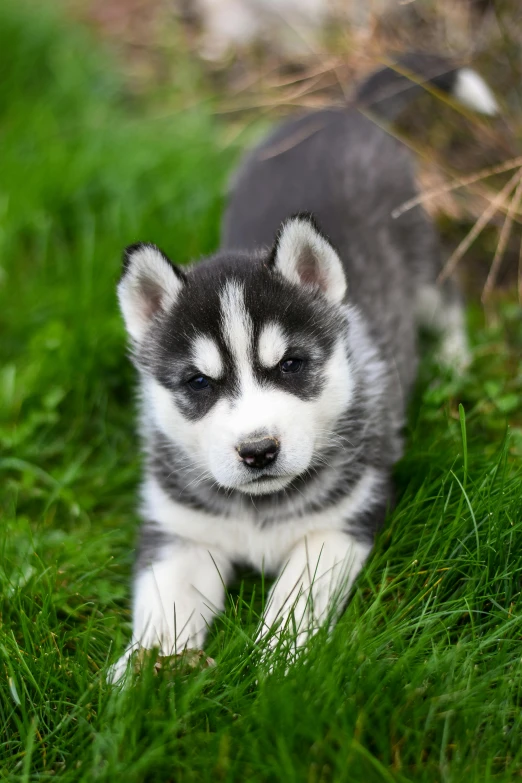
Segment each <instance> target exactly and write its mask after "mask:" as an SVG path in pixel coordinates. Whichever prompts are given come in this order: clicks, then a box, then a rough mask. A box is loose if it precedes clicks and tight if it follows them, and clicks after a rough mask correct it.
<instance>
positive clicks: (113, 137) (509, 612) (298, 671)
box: [0, 0, 522, 783]
mask: <svg viewBox="0 0 522 783" xmlns="http://www.w3.org/2000/svg"><path fill="white" fill-rule="evenodd" d="M0 73H2V79H0V145H1V147H0V148H1V176H0V253H1V256H0V259H1V260H0V263H1V266H0V273H1V276H0V357H1V371H0V417H1V418H0V447H1V455H0V473H1V483H0V504H1V505H0V509H1V530H0V586H1V593H2V598H1V604H0V607H1V608H0V612H1V613H0V779H1V780H6V781H20V782H22V781H24V783H26V782H28V781H36V780H38V781H40V780H51V779H53V780H54V779H57V778H60V779H61V780H64V781H92V780H99V781H111V782H113V781H125V782H126V783H127V782H128V783H133V782H134V781H136V782H137V781H162V783H166V782H167V781H203V780H209V781H210V780H212V781H214V780H220V781H246V780H248V781H250V780H259V781H272V780H280V781H307V782H309V783H319V782H320V781H325V782H326V781H349V782H350V783H358V781H361V783H362V782H364V783H366V782H367V781H370V782H371V781H439V780H440V781H455V782H456V783H461V781H480V782H481V783H484V781H490V780H491V781H493V780H513V779H515V778H517V777H518V776H519V775H520V773H521V771H522V743H521V741H520V737H521V731H522V663H521V660H522V618H521V614H520V589H521V580H522V515H521V508H522V470H521V467H520V457H521V455H522V429H521V428H520V423H521V418H522V374H521V369H520V364H519V357H520V355H521V350H522V324H521V319H520V311H519V309H518V308H517V306H516V305H515V304H514V303H513V302H512V301H510V300H509V299H508V300H507V301H505V302H504V303H503V305H502V307H501V308H500V321H499V325H498V326H497V327H495V328H494V329H493V328H489V329H488V328H485V327H484V326H483V325H482V321H481V316H480V314H478V313H471V314H470V322H471V325H472V327H473V328H472V332H473V341H474V345H475V357H476V358H475V362H474V365H473V368H472V371H471V372H470V373H469V375H468V376H467V377H466V378H465V379H464V380H463V381H461V382H459V383H455V382H451V381H438V382H434V381H433V380H431V379H432V377H433V373H432V368H431V367H430V364H429V360H427V361H425V362H424V365H423V368H422V372H421V380H420V382H419V388H418V391H417V394H416V398H415V400H414V401H413V403H412V414H411V424H410V430H409V433H408V447H407V451H406V456H405V458H404V459H403V460H402V462H401V463H400V465H399V466H398V468H397V487H398V505H397V508H396V509H395V510H394V512H393V513H392V514H391V515H390V518H389V520H388V523H387V525H386V528H385V529H384V530H383V532H382V533H381V535H380V536H379V538H378V541H377V545H376V548H375V552H374V554H373V556H372V558H371V560H370V562H369V564H368V567H367V568H366V569H365V570H364V572H363V573H362V575H361V577H360V579H359V580H358V583H357V588H356V590H355V593H354V596H353V600H352V601H351V603H350V605H349V607H348V609H347V611H346V613H345V614H344V616H343V617H342V619H341V620H340V622H339V624H338V625H337V627H336V629H335V631H334V633H333V635H332V637H331V638H330V639H326V638H325V637H324V636H322V635H319V636H318V637H316V638H315V639H314V640H313V641H312V643H311V644H310V648H309V650H308V651H307V654H306V655H305V656H304V657H303V659H302V660H301V661H300V662H299V663H298V664H296V665H295V666H294V667H293V668H292V669H291V670H290V671H289V673H288V674H286V675H285V673H284V666H283V664H281V666H278V665H277V663H276V666H275V670H274V672H273V673H272V674H271V675H269V676H264V675H262V674H260V672H259V670H258V669H257V668H256V665H255V660H256V656H255V649H254V645H253V643H252V633H253V629H254V628H255V615H256V612H257V611H258V610H259V605H260V599H259V596H260V589H261V582H260V580H259V579H258V578H252V577H251V576H249V577H248V578H247V579H246V580H245V581H244V582H243V583H241V584H240V585H239V586H238V587H237V589H235V590H234V591H232V592H231V595H230V601H229V603H228V607H227V612H226V615H225V616H224V617H222V618H219V619H218V620H217V621H216V623H215V625H214V628H213V631H212V634H211V638H210V641H209V644H208V648H207V652H208V653H209V654H210V655H212V656H213V657H214V658H215V659H216V661H217V666H216V667H215V668H212V669H207V670H204V671H199V672H198V671H196V672H192V673H189V674H187V673H186V672H184V671H181V670H180V671H179V672H178V673H177V675H176V676H172V675H170V676H166V675H164V676H159V677H156V676H154V675H153V672H152V669H151V667H149V668H146V669H145V671H144V672H142V674H141V676H140V677H139V678H137V680H136V682H135V683H134V685H133V687H132V688H131V689H129V690H128V691H126V692H119V691H118V690H116V689H113V688H110V687H109V686H108V685H107V684H106V683H105V680H104V673H105V672H106V669H107V666H108V664H109V663H110V662H111V661H113V660H115V658H117V656H118V654H119V653H120V652H121V651H122V649H123V646H124V644H125V643H126V641H127V639H128V635H129V627H130V626H129V619H130V618H129V609H128V601H129V588H130V570H131V563H132V551H133V541H134V535H135V531H136V525H137V517H136V515H135V513H134V505H135V495H136V485H137V482H138V480H139V454H138V448H137V442H136V437H135V434H134V424H133V375H132V371H131V369H130V367H129V363H128V361H127V359H126V356H125V339H124V334H123V328H122V325H121V323H120V319H119V316H118V312H117V307H116V301H115V295H114V286H115V281H116V280H117V277H118V271H119V257H120V253H121V249H122V247H123V246H125V245H126V244H128V243H130V242H132V241H136V240H138V239H150V240H154V241H156V242H157V243H158V244H160V245H161V246H163V247H164V248H165V250H166V251H167V252H168V253H169V254H170V255H171V256H172V257H173V258H175V259H176V260H178V261H181V262H183V261H186V260H188V259H189V258H193V257H197V256H198V255H200V254H203V253H206V252H208V251H209V250H211V249H212V248H214V247H215V246H216V243H217V240H218V227H219V215H220V210H221V207H222V198H221V194H222V191H223V185H224V182H225V180H226V176H227V175H228V172H229V171H230V169H231V166H232V161H233V158H234V156H235V151H234V150H231V149H228V148H226V146H225V145H224V144H223V143H222V142H221V138H222V137H223V133H222V130H221V128H220V127H219V126H218V124H217V123H216V122H215V121H214V120H213V119H212V117H211V116H210V107H209V106H207V105H206V103H207V102H205V101H203V99H202V102H201V105H200V106H199V107H197V108H195V109H193V110H191V111H186V110H185V109H184V106H185V105H186V103H187V101H186V100H185V99H186V97H187V91H190V89H192V87H190V88H188V87H186V86H185V87H184V86H183V85H182V84H175V85H173V88H172V94H171V95H170V96H169V103H168V104H167V105H163V104H162V105H158V104H156V103H155V102H154V101H153V100H150V101H147V102H143V101H137V99H135V98H133V96H132V95H130V94H129V93H128V92H127V91H126V89H125V86H124V85H123V84H122V83H121V82H120V80H119V79H118V77H117V76H113V74H114V73H116V71H115V69H114V68H113V66H111V64H110V62H109V60H108V59H107V56H106V55H105V54H104V53H103V52H101V51H100V50H99V47H98V48H97V47H96V46H94V45H93V43H92V41H90V40H89V39H88V38H87V37H86V36H85V34H84V33H83V32H82V31H81V30H78V29H75V28H73V29H70V28H68V27H67V26H64V24H63V22H60V21H58V20H56V19H54V18H53V17H52V15H47V14H45V13H43V12H42V11H37V7H36V6H35V5H34V4H32V6H31V8H29V6H26V5H25V4H24V3H19V2H18V3H17V2H15V0H12V1H11V0H9V2H7V1H6V0H4V2H3V3H2V4H1V5H0ZM179 73H180V80H181V79H186V80H189V81H190V80H191V79H192V80H194V79H195V80H196V81H197V77H195V76H194V73H193V70H192V66H190V65H189V64H187V63H186V62H185V61H184V60H183V58H180V69H179ZM6 75H7V76H6ZM192 84H193V83H192ZM163 99H165V96H163ZM459 403H462V406H463V407H462V408H461V409H460V412H459ZM507 418H509V419H510V420H511V422H512V427H511V431H508V429H507V424H506V419H507Z"/></svg>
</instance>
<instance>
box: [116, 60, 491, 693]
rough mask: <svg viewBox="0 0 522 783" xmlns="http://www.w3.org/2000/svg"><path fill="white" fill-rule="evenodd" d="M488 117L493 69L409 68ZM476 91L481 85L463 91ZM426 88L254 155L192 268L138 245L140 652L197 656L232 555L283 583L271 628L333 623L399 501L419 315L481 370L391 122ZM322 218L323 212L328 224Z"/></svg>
mask: <svg viewBox="0 0 522 783" xmlns="http://www.w3.org/2000/svg"><path fill="white" fill-rule="evenodd" d="M404 68H406V69H407V70H409V71H412V72H414V73H415V74H416V77H415V78H416V81H422V80H427V79H429V80H430V81H431V83H432V84H435V85H436V86H438V87H439V88H440V89H443V90H445V91H446V92H450V91H452V90H453V91H454V92H455V91H456V93H457V95H458V96H459V97H460V98H461V99H462V100H465V101H466V102H467V103H468V104H471V105H473V106H474V107H475V108H476V109H478V110H482V111H484V112H485V113H492V112H493V110H494V109H495V108H496V104H495V101H494V98H493V96H492V94H491V92H490V91H489V88H488V87H487V86H486V84H485V83H484V82H483V81H482V79H481V78H480V77H479V76H478V74H476V73H475V72H473V71H469V69H464V70H458V69H453V68H452V67H450V66H448V63H447V62H446V61H444V60H441V59H440V58H435V57H426V56H414V57H410V58H406V59H405V60H404V61H402V64H401V69H404ZM466 88H467V89H466ZM420 89H421V88H420V87H419V86H418V85H417V84H416V83H414V82H412V81H409V80H408V79H407V78H405V77H404V76H402V75H399V74H397V73H396V72H395V71H393V70H391V69H385V70H384V71H380V72H379V73H377V74H375V75H373V76H372V77H370V79H369V80H368V81H367V82H366V83H365V84H364V85H362V87H361V88H360V89H359V93H358V97H357V99H356V105H353V106H351V107H348V108H345V109H338V110H334V109H332V110H325V111H319V112H315V113H312V114H307V115H305V116H303V117H299V118H297V119H293V120H291V121H289V122H287V123H286V124H284V125H283V126H282V127H280V128H278V129H277V130H276V131H275V132H274V133H273V134H272V135H271V136H270V137H269V138H268V139H267V140H266V141H265V142H263V143H262V144H261V145H260V146H259V147H258V148H257V149H255V150H254V151H253V152H252V153H251V154H250V155H249V156H248V157H247V159H246V160H245V162H244V163H243V165H242V167H241V168H240V170H239V173H238V174H237V176H236V178H235V183H234V186H233V191H232V193H231V197H230V202H229V206H228V210H227V213H226V216H225V221H224V230H223V242H222V246H221V248H220V250H219V251H218V252H217V253H216V254H215V255H214V256H212V257H210V258H207V259H204V260H202V261H200V262H199V263H197V264H195V265H193V266H190V267H188V268H183V269H180V268H178V267H176V266H174V265H173V264H172V263H171V262H170V261H169V259H168V258H167V257H166V256H165V255H163V253H162V252H161V251H160V250H159V249H158V248H157V247H155V246H154V245H150V244H139V245H133V246H131V247H129V248H128V249H127V251H126V254H125V261H124V270H123V275H122V278H121V281H120V284H119V287H118V296H119V301H120V306H121V310H122V313H123V317H124V320H125V324H126V327H127V331H128V334H129V337H130V341H131V345H132V356H133V361H134V364H135V366H136V368H137V370H138V374H139V380H140V390H141V406H140V421H141V436H142V440H143V445H144V450H145V456H146V460H145V473H144V480H143V485H142V489H141V515H142V518H143V525H142V528H141V535H140V542H139V547H138V553H137V562H136V570H135V578H134V600H133V638H132V641H131V644H130V646H129V648H128V650H127V652H126V653H125V655H124V656H123V657H122V658H121V659H120V661H119V663H118V664H117V665H116V666H115V667H114V669H113V671H112V674H111V677H112V679H114V680H117V679H119V678H120V677H121V676H122V675H123V673H124V672H125V667H126V663H127V660H128V658H129V655H130V652H131V651H132V650H133V649H135V648H136V647H138V646H139V645H141V646H143V647H145V648H152V647H155V646H158V647H159V648H160V650H161V652H162V654H164V655H168V654H172V653H174V652H176V651H177V652H179V651H182V650H183V649H185V648H187V647H188V648H201V647H202V646H203V644H204V642H205V636H206V633H207V628H208V626H209V624H210V623H211V622H212V618H213V617H214V615H215V613H216V612H219V611H221V610H222V609H223V606H224V600H225V586H226V584H227V582H228V580H229V579H230V576H231V574H232V571H233V568H234V565H235V564H238V563H247V564H250V565H252V566H254V567H256V568H258V569H259V570H264V571H265V572H267V573H268V574H273V575H275V576H276V577H277V579H276V582H275V585H274V587H273V588H272V591H271V593H270V595H269V598H268V602H267V606H266V609H265V613H264V617H263V622H262V623H261V625H260V627H259V632H258V637H259V638H260V639H262V638H263V637H264V636H266V635H269V639H270V643H271V644H275V643H276V642H277V640H278V638H279V636H280V634H281V633H282V632H283V631H284V630H285V629H287V628H289V629H292V628H294V629H297V636H296V639H295V644H296V646H297V647H298V648H299V647H301V646H302V645H303V644H304V643H305V642H306V640H307V638H309V635H310V634H311V633H313V632H314V631H315V630H316V629H317V628H318V627H320V626H321V625H322V624H323V623H325V622H327V623H332V622H333V621H334V620H335V617H336V616H337V615H338V613H339V612H340V610H341V609H342V607H343V605H344V604H345V602H346V599H347V597H348V595H349V592H350V589H351V586H352V584H353V581H354V579H355V577H356V576H357V574H358V572H359V571H360V569H361V567H362V566H363V564H364V562H365V560H366V559H367V557H368V554H369V553H370V551H371V548H372V542H373V538H374V535H375V532H376V531H377V530H378V529H379V528H380V527H381V525H382V523H383V521H384V518H385V514H386V511H387V509H388V507H389V506H390V503H391V502H392V497H393V491H392V485H391V480H390V475H391V470H392V466H393V464H394V463H395V462H396V460H397V459H398V458H399V457H400V455H401V450H402V438H401V430H402V426H403V422H404V411H405V404H406V401H407V399H408V395H409V392H410V389H411V386H412V383H413V381H414V379H415V374H416V367H417V327H418V325H419V323H420V322H421V321H426V320H431V321H432V322H433V323H434V324H435V325H436V326H437V327H438V328H439V330H440V332H441V356H442V357H443V358H445V360H446V361H448V362H453V363H455V362H459V363H465V362H466V360H467V347H466V338H465V333H464V325H463V324H464V321H463V314H462V309H461V305H460V300H459V297H458V295H457V293H456V292H455V290H454V289H453V288H452V287H451V286H448V287H446V288H443V289H439V288H437V287H436V286H435V280H436V278H437V275H438V273H439V271H440V256H439V247H438V240H437V235H436V232H435V230H434V227H433V225H432V223H431V222H430V220H429V219H428V217H427V216H426V214H425V213H424V211H423V210H422V208H421V207H415V208H414V209H411V210H410V211H407V212H405V213H404V214H402V215H401V216H400V217H399V218H397V219H394V218H393V217H392V213H393V211H394V210H395V209H396V208H397V207H398V206H400V205H401V204H402V203H403V202H405V201H407V200H408V199H410V198H411V197H412V196H414V195H415V192H416V191H415V183H414V176H413V166H412V158H411V155H410V153H409V151H408V149H407V148H406V147H405V146H404V145H403V144H401V143H400V142H399V141H397V140H396V139H395V138H394V137H393V136H392V135H389V134H388V133H386V132H385V130H383V129H382V128H381V127H379V125H377V124H375V123H374V122H373V121H372V120H371V119H370V118H369V117H367V116H366V111H364V112H361V111H359V110H358V106H359V107H365V108H366V109H368V111H369V112H370V114H371V113H372V111H373V112H376V113H378V114H379V115H380V117H385V118H392V117H393V116H395V114H396V113H397V111H398V110H399V109H400V108H401V107H402V105H403V103H404V102H405V101H406V100H409V99H410V98H411V96H412V95H414V94H415V92H416V91H418V90H420ZM312 215H313V217H312Z"/></svg>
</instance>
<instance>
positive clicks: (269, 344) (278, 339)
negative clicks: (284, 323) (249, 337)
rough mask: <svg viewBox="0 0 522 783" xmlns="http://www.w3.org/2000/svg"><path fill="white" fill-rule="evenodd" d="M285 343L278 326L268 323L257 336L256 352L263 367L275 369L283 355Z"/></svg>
mask: <svg viewBox="0 0 522 783" xmlns="http://www.w3.org/2000/svg"><path fill="white" fill-rule="evenodd" d="M286 347H287V341H286V337H285V333H284V332H283V330H282V328H281V327H280V326H279V324H276V323H268V324H266V326H264V327H263V329H262V331H261V334H260V335H259V343H258V346H257V352H258V356H259V361H260V362H261V364H262V365H263V367H267V368H271V367H275V366H276V364H277V363H278V362H280V361H281V359H282V358H283V356H284V355H285V351H286Z"/></svg>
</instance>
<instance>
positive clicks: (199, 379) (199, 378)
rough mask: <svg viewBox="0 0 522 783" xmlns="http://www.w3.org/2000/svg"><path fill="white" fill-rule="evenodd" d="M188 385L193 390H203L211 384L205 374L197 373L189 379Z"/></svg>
mask: <svg viewBox="0 0 522 783" xmlns="http://www.w3.org/2000/svg"><path fill="white" fill-rule="evenodd" d="M188 385H189V386H190V388H191V389H192V391H202V390H203V389H208V387H209V386H210V384H209V382H208V379H207V378H205V376H204V375H195V376H194V377H193V378H191V379H190V381H188Z"/></svg>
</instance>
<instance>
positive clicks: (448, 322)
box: [416, 285, 471, 373]
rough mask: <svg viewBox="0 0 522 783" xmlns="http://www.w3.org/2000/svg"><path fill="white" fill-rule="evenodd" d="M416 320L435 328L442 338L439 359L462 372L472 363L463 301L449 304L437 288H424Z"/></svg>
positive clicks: (418, 302)
mask: <svg viewBox="0 0 522 783" xmlns="http://www.w3.org/2000/svg"><path fill="white" fill-rule="evenodd" d="M416 317H417V321H418V323H419V324H420V325H422V326H425V327H427V328H429V329H434V330H435V331H436V332H438V334H439V337H440V345H439V348H438V351H437V357H438V360H439V361H440V362H441V364H443V365H444V366H446V367H448V368H450V369H453V370H454V371H455V372H457V373H459V372H462V371H463V370H465V369H466V367H467V366H468V365H469V363H470V362H471V354H470V350H469V344H468V337H467V334H466V320H465V315H464V308H463V307H462V304H461V303H460V302H459V301H449V302H448V301H446V299H445V298H444V296H443V294H442V291H441V290H440V289H439V288H437V287H436V286H435V285H426V286H423V287H422V288H421V289H420V290H419V293H418V297H417V303H416Z"/></svg>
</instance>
